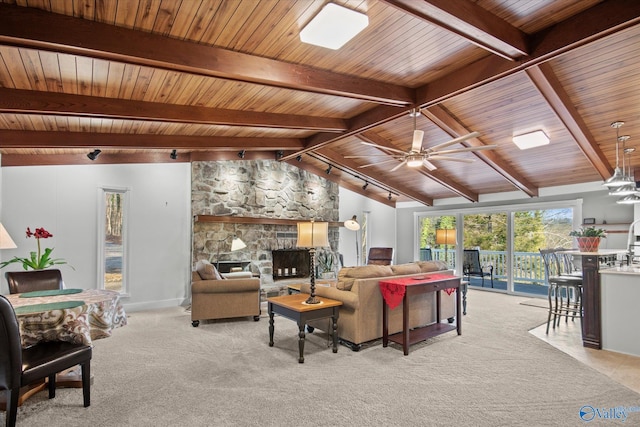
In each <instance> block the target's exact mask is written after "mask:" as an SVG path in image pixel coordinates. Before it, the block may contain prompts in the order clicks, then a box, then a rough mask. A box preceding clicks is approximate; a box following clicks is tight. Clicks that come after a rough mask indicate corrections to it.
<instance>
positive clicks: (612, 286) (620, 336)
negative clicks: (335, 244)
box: [600, 265, 640, 356]
mask: <svg viewBox="0 0 640 427" xmlns="http://www.w3.org/2000/svg"><path fill="white" fill-rule="evenodd" d="M600 285H601V289H600V294H601V301H600V304H601V318H602V348H603V349H604V350H610V351H615V352H618V353H624V354H630V355H633V356H640V329H639V328H638V325H639V324H640V311H639V310H638V301H640V266H638V265H635V266H634V265H631V266H626V265H624V266H622V267H613V268H608V269H601V270H600Z"/></svg>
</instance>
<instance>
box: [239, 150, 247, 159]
mask: <svg viewBox="0 0 640 427" xmlns="http://www.w3.org/2000/svg"><path fill="white" fill-rule="evenodd" d="M244 154H245V150H241V151H239V152H238V157H240V158H241V159H244Z"/></svg>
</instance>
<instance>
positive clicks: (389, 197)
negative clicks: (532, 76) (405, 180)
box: [387, 192, 391, 200]
mask: <svg viewBox="0 0 640 427" xmlns="http://www.w3.org/2000/svg"><path fill="white" fill-rule="evenodd" d="M387 199H389V200H391V192H389V196H388V197H387Z"/></svg>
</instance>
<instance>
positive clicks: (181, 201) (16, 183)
mask: <svg viewBox="0 0 640 427" xmlns="http://www.w3.org/2000/svg"><path fill="white" fill-rule="evenodd" d="M1 174H2V181H1V184H2V186H1V190H0V200H1V201H2V204H1V208H2V210H1V211H0V212H2V218H1V222H2V223H3V225H4V226H5V228H6V229H7V230H8V232H9V234H10V235H11V236H12V238H13V240H14V241H15V242H16V244H17V245H18V248H17V249H13V250H4V251H2V253H0V259H2V260H7V259H10V258H12V257H14V256H20V257H24V256H27V255H28V253H29V252H30V251H33V250H36V241H35V240H34V239H26V238H25V230H26V228H27V227H31V229H32V230H33V229H34V228H36V227H44V228H45V229H47V230H48V231H49V232H51V233H52V234H53V237H52V238H51V239H47V240H43V241H42V243H44V244H45V246H44V247H54V248H55V249H54V251H53V255H54V256H55V257H59V258H64V259H65V260H67V261H68V262H69V264H71V265H73V266H74V267H75V270H73V269H71V268H69V267H68V266H60V270H61V271H62V274H63V278H64V281H65V285H66V286H67V287H73V288H83V289H94V288H96V287H97V258H98V256H97V237H98V234H97V230H96V228H97V221H98V211H97V207H98V194H99V191H98V189H99V188H101V187H113V188H128V189H130V191H131V196H130V212H129V214H130V215H129V218H128V220H129V222H128V226H129V242H128V243H129V245H130V246H129V248H130V251H129V259H128V262H129V291H130V296H129V297H128V298H125V299H124V300H123V303H124V305H125V309H127V310H129V311H133V310H137V309H145V308H151V307H162V306H170V305H179V304H182V303H184V302H185V299H186V298H188V296H189V293H188V289H189V285H190V280H191V276H190V274H191V273H190V265H191V264H190V243H191V208H190V203H191V168H190V164H189V163H167V164H149V165H147V164H131V165H87V166H34V167H5V168H2V169H1ZM19 269H21V266H19V265H17V264H16V265H15V266H13V265H12V266H9V267H6V268H5V269H4V270H5V271H8V270H19ZM3 273H4V272H3ZM0 291H1V292H2V293H8V287H7V284H6V281H5V280H4V274H3V275H2V288H1V289H0Z"/></svg>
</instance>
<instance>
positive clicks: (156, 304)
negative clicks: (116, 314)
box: [122, 298, 186, 313]
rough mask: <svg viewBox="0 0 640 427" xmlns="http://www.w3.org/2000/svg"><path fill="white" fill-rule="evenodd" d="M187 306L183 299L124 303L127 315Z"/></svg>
mask: <svg viewBox="0 0 640 427" xmlns="http://www.w3.org/2000/svg"><path fill="white" fill-rule="evenodd" d="M183 304H186V302H185V300H184V299H183V298H175V299H168V300H161V301H145V302H138V303H124V302H123V304H122V305H123V306H124V311H125V313H129V312H135V311H144V310H155V309H158V308H168V307H177V306H181V305H183Z"/></svg>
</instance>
